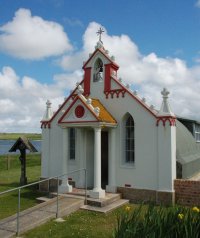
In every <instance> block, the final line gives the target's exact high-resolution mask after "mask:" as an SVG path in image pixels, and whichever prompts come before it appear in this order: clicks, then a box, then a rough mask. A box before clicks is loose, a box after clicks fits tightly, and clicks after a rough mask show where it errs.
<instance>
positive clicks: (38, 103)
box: [0, 67, 80, 132]
mask: <svg viewBox="0 0 200 238" xmlns="http://www.w3.org/2000/svg"><path fill="white" fill-rule="evenodd" d="M1 71H2V72H0V108H1V110H0V131H1V132H2V131H3V132H13V131H15V132H16V131H17V132H31V131H33V132H35V131H40V120H41V119H42V116H43V114H44V111H45V102H46V100H47V99H50V100H51V101H52V106H53V110H57V107H58V104H60V103H62V102H63V100H64V94H65V92H64V91H65V90H67V91H69V90H70V89H71V88H72V87H74V86H75V83H76V82H75V81H74V80H75V78H76V79H77V76H78V75H79V74H80V72H79V73H78V72H75V73H73V74H72V75H71V76H72V79H73V80H69V78H71V76H69V75H68V76H66V77H65V78H64V79H61V78H62V77H61V76H55V83H54V84H51V85H47V84H41V83H40V82H38V81H37V80H35V79H33V78H30V77H28V76H24V77H22V78H19V77H18V76H17V74H16V73H15V71H14V70H13V69H12V68H11V67H4V68H3V69H2V70H1ZM79 77H80V76H79Z"/></svg>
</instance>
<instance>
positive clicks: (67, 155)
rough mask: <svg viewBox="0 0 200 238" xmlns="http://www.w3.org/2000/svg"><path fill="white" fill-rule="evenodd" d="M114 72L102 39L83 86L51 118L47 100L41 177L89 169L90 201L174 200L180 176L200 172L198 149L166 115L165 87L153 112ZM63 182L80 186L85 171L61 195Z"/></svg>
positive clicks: (184, 130)
mask: <svg viewBox="0 0 200 238" xmlns="http://www.w3.org/2000/svg"><path fill="white" fill-rule="evenodd" d="M118 69H119V66H118V65H117V63H116V62H115V60H114V57H113V56H110V55H109V52H108V51H107V50H106V49H105V48H104V46H103V43H102V41H101V38H100V39H99V41H98V42H97V45H96V46H95V50H94V52H93V53H92V54H90V56H89V58H88V60H87V61H86V62H85V63H84V65H83V71H84V76H83V80H82V81H81V82H80V83H78V84H77V85H76V87H75V88H74V90H73V91H72V92H71V93H70V95H69V96H68V98H66V99H65V101H64V102H63V104H62V105H61V106H60V107H59V109H58V110H57V111H56V112H55V113H53V112H52V110H51V103H50V101H47V108H46V112H45V115H44V117H43V119H42V121H41V127H42V172H41V177H42V178H49V177H52V176H57V175H61V174H66V173H69V172H72V171H74V170H78V169H82V168H86V170H87V187H88V189H89V190H90V191H89V196H90V197H92V198H103V197H104V196H105V193H106V192H112V193H115V192H121V193H122V194H123V196H124V197H127V198H129V196H132V198H133V200H134V199H135V200H145V201H146V200H153V201H156V202H173V201H174V180H175V179H176V177H177V171H178V173H179V174H180V176H181V177H183V178H187V177H191V176H192V175H193V174H195V173H197V172H198V171H199V170H200V149H199V147H198V146H197V145H196V141H195V139H194V138H193V136H192V134H191V133H190V132H189V131H188V129H187V128H186V127H185V126H184V125H183V124H182V123H181V122H180V121H178V120H177V118H176V116H175V114H174V113H173V112H172V111H171V109H170V105H169V102H168V95H169V92H168V91H167V89H165V88H164V89H163V90H162V89H161V90H162V92H161V103H160V105H161V106H160V110H156V109H155V108H154V107H153V106H152V105H151V106H150V105H148V104H147V103H146V101H145V98H141V97H139V96H138V94H137V92H136V91H132V90H131V88H129V85H124V84H123V83H122V81H121V79H120V78H118V76H117V72H118ZM133 77H134V75H133ZM177 133H178V134H177ZM184 138H185V140H184ZM186 138H187V139H186ZM188 146H189V147H190V150H189V152H188ZM191 146H193V147H192V148H193V150H192V151H191ZM191 154H192V155H193V156H192V157H191ZM177 165H179V166H177ZM68 179H71V180H72V181H73V182H74V185H75V186H76V187H77V188H83V187H84V186H85V177H84V173H81V172H80V173H72V174H70V175H69V176H67V177H64V178H63V180H62V184H61V185H60V188H59V189H60V191H63V192H65V191H66V192H67V191H68V192H69V191H71V185H69V184H68Z"/></svg>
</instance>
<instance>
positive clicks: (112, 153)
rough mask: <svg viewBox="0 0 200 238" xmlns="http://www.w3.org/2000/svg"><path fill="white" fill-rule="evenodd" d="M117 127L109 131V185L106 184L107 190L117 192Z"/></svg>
mask: <svg viewBox="0 0 200 238" xmlns="http://www.w3.org/2000/svg"><path fill="white" fill-rule="evenodd" d="M115 140H116V129H115V128H112V129H110V131H109V154H108V155H109V157H108V185H107V186H106V192H110V193H116V191H117V187H116V177H115V170H116V167H115V164H116V161H115V159H116V148H115V146H116V143H115Z"/></svg>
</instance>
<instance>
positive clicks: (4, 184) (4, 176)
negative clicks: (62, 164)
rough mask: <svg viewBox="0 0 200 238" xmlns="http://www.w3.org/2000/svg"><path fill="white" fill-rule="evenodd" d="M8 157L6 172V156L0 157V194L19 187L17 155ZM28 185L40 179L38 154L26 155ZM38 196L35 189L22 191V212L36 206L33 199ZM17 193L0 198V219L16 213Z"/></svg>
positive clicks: (19, 167)
mask: <svg viewBox="0 0 200 238" xmlns="http://www.w3.org/2000/svg"><path fill="white" fill-rule="evenodd" d="M9 157H10V169H8V170H7V156H0V192H3V191H6V190H8V189H12V188H15V187H18V186H20V184H19V180H20V174H21V164H20V161H19V159H18V157H19V155H17V156H16V155H12V156H9ZM27 178H28V183H31V182H34V181H38V180H39V178H40V154H34V155H33V154H28V155H27ZM38 196H40V195H39V193H38V191H37V189H36V187H33V188H27V189H22V194H21V208H22V210H24V209H26V208H28V207H31V206H33V205H35V204H36V200H35V198H36V197H38ZM17 198H18V194H17V192H12V193H9V194H5V195H1V196H0V204H1V206H0V219H2V218H4V217H7V216H10V215H12V214H14V213H16V211H17Z"/></svg>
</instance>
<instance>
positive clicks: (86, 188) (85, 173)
mask: <svg viewBox="0 0 200 238" xmlns="http://www.w3.org/2000/svg"><path fill="white" fill-rule="evenodd" d="M84 170H85V205H87V170H86V169H84Z"/></svg>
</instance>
